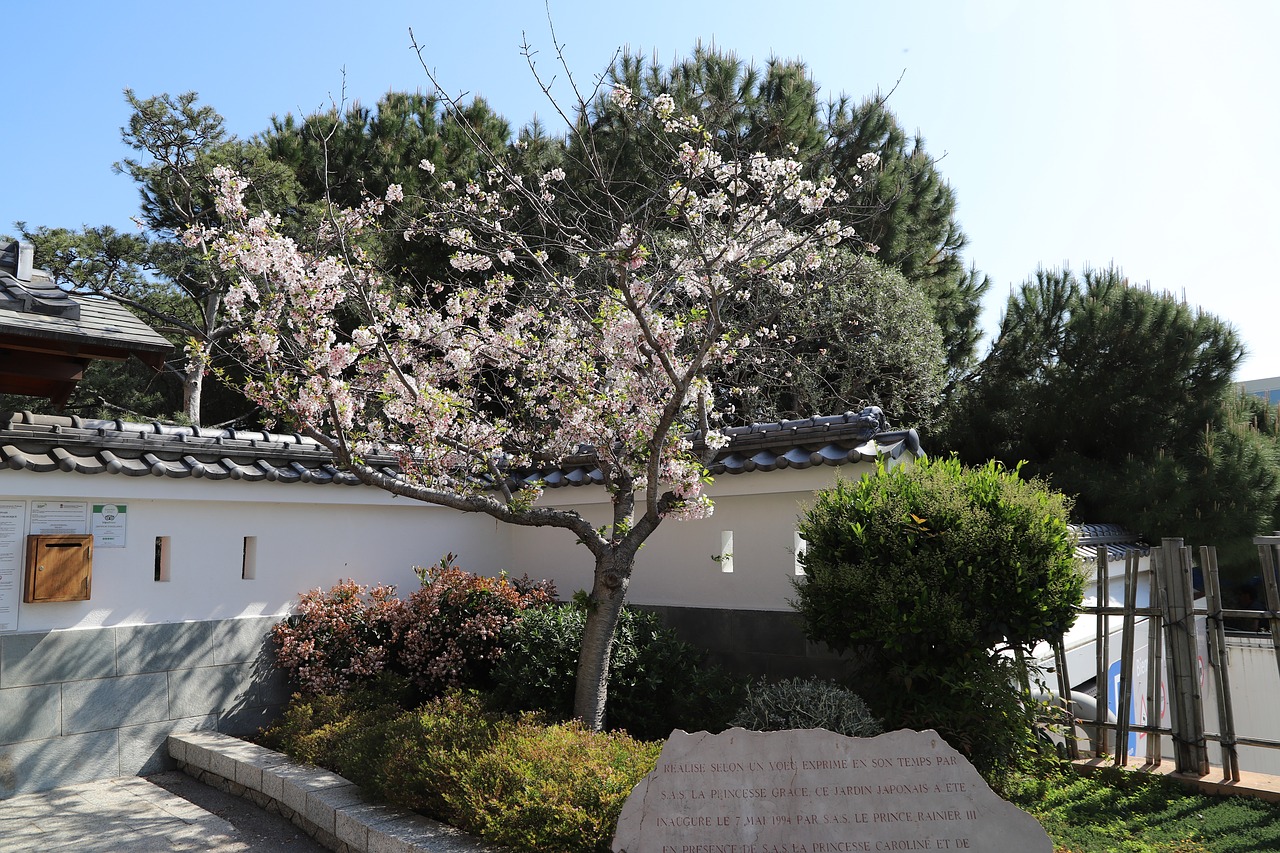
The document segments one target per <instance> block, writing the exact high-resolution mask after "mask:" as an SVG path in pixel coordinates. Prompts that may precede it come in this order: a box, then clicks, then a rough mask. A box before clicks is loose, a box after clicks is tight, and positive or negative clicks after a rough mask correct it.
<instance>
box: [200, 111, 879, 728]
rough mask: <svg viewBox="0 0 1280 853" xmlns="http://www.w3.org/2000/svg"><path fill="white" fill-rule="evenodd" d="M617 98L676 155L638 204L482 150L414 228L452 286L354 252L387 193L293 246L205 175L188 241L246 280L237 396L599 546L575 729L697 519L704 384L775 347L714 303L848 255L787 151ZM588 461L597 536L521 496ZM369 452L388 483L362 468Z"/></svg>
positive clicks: (701, 499)
mask: <svg viewBox="0 0 1280 853" xmlns="http://www.w3.org/2000/svg"><path fill="white" fill-rule="evenodd" d="M612 97H613V99H614V100H615V101H616V102H617V103H618V104H620V105H621V106H623V107H624V108H628V112H627V115H628V116H632V117H633V119H634V121H635V125H634V127H633V128H632V129H633V130H634V132H637V133H639V132H641V130H640V129H641V128H649V129H650V130H648V131H645V132H652V133H655V134H657V135H658V138H657V139H656V140H651V142H652V143H653V144H656V145H659V146H660V147H661V149H662V150H667V151H670V152H671V157H670V163H669V168H668V169H667V170H666V172H665V174H663V175H660V176H659V177H658V180H657V182H656V183H655V185H654V186H652V187H651V188H650V190H651V196H650V197H649V198H645V199H641V200H640V201H638V202H637V201H629V202H624V201H623V200H622V199H620V198H614V199H612V201H611V203H609V204H597V203H592V202H590V201H589V196H588V194H587V193H586V191H587V190H589V189H591V188H590V187H577V186H575V185H573V182H572V181H570V180H569V178H568V176H567V175H566V174H565V172H564V170H562V169H560V168H555V169H551V170H549V171H547V172H545V173H543V174H541V175H538V176H537V180H534V181H526V180H524V179H522V178H521V176H519V175H517V174H515V172H514V171H513V170H512V169H511V168H510V167H509V166H508V165H507V163H506V161H505V160H504V159H502V157H501V156H495V158H494V160H493V162H491V163H490V164H488V166H487V167H486V168H485V170H484V171H483V172H481V173H478V174H476V175H474V176H472V178H471V179H470V180H468V181H465V182H464V183H463V185H462V187H461V188H460V189H459V187H457V186H455V185H454V184H453V183H452V182H447V181H446V182H440V183H439V184H438V185H437V186H436V187H435V194H434V195H433V197H432V199H430V200H423V204H424V205H425V212H424V213H423V214H421V215H420V217H419V218H418V219H417V220H415V221H414V222H413V223H412V224H411V225H410V226H409V227H408V228H407V229H406V232H405V238H406V239H413V240H430V241H437V242H438V243H439V244H441V245H443V246H447V247H450V249H452V250H453V254H452V256H451V257H450V267H451V269H452V271H453V277H452V278H450V279H448V280H441V281H428V282H416V281H401V280H396V279H392V278H389V277H387V276H386V275H384V274H383V273H382V272H381V271H380V270H378V269H377V268H376V267H375V266H374V264H373V263H372V262H371V261H370V259H368V258H367V257H365V256H364V255H363V254H362V252H361V251H360V250H359V248H358V247H359V245H360V243H361V239H360V238H361V235H362V234H363V233H365V232H366V231H368V230H369V229H373V228H380V227H387V223H388V222H390V221H391V217H392V215H393V214H395V213H396V209H397V206H398V205H399V203H400V202H401V201H402V200H403V196H404V191H403V189H402V188H401V187H399V186H392V187H390V188H388V190H387V191H386V193H385V194H384V196H383V197H382V198H369V199H367V200H366V201H365V202H364V203H363V204H362V205H360V206H359V207H357V208H353V209H337V210H334V212H333V213H332V214H331V215H330V216H329V218H328V220H327V221H326V222H325V224H324V226H323V227H322V228H320V229H319V231H318V233H317V234H316V235H315V239H314V240H313V241H311V242H310V244H309V245H306V246H304V245H301V244H300V243H299V242H297V241H295V240H294V239H291V238H290V237H289V236H286V235H284V234H282V233H280V231H279V230H278V229H279V224H278V222H277V220H276V219H275V218H273V217H272V216H271V215H270V214H267V213H254V212H251V211H249V210H248V209H247V208H246V206H245V202H244V199H245V194H246V190H247V184H246V183H245V181H244V180H243V179H242V178H240V177H239V176H237V175H235V174H234V173H232V172H230V171H229V170H226V169H220V170H218V171H217V172H216V175H217V180H218V184H217V187H216V198H217V203H218V206H219V210H220V212H221V214H222V216H223V217H224V221H225V222H227V223H229V224H228V226H227V227H226V228H225V229H224V230H223V231H222V232H220V233H216V234H206V235H202V236H205V237H210V238H213V240H214V242H213V246H214V257H215V259H216V260H217V262H218V263H220V264H222V265H223V266H224V267H225V268H226V269H227V270H228V271H230V272H232V273H234V274H235V275H236V276H237V277H238V283H237V284H236V286H235V287H233V288H232V290H231V293H230V294H229V295H228V298H227V303H226V304H227V309H228V311H230V312H231V314H232V315H233V318H234V320H235V321H237V322H239V323H240V324H242V327H243V328H244V329H245V331H244V333H243V334H242V337H241V343H242V344H243V345H244V351H245V353H246V355H247V361H248V363H247V365H246V367H247V373H248V377H249V378H248V379H247V381H246V385H245V390H246V392H247V393H248V394H249V395H250V397H252V399H253V400H254V401H255V402H257V403H258V404H259V405H261V406H262V407H263V409H264V410H266V411H267V412H268V413H270V414H271V415H272V416H274V417H276V418H278V419H279V420H280V421H282V422H284V423H286V424H288V425H290V427H291V428H294V429H298V430H300V431H302V432H304V433H306V434H307V435H310V436H312V437H314V438H315V439H316V440H318V441H320V442H321V443H323V444H324V445H325V446H327V447H328V448H330V449H331V450H332V451H333V452H334V454H335V456H336V457H337V458H338V460H339V461H341V462H342V463H343V464H344V465H345V466H347V467H348V468H349V469H350V470H351V471H352V472H353V473H355V474H356V476H357V477H359V478H360V479H361V480H363V481H364V482H366V483H369V484H371V485H375V486H379V487H381V488H384V489H388V490H390V491H392V492H395V493H397V494H400V495H404V496H407V497H411V498H416V499H419V500H424V501H428V502H431V503H437V504H443V505H445V506H450V507H454V508H456V509H460V510H464V511H469V512H485V513H488V514H489V515H492V516H493V517H495V518H498V519H500V520H503V521H508V522H511V523H515V524H521V525H536V526H554V527H562V528H565V529H567V530H568V531H570V533H571V534H572V535H574V536H575V537H576V539H577V540H578V541H579V542H581V543H582V544H583V545H585V546H586V548H587V549H588V550H589V551H590V552H591V554H592V556H593V558H594V559H595V562H596V576H595V577H596V582H595V586H594V587H593V589H592V591H591V595H592V598H593V600H594V601H595V602H596V603H597V607H596V608H595V609H594V610H593V611H592V612H593V616H592V618H591V619H589V620H588V637H587V638H585V639H584V652H583V662H582V664H581V666H580V670H579V678H580V683H579V694H578V703H577V704H578V708H577V712H578V713H579V714H580V715H582V716H583V717H584V718H585V719H586V720H587V722H588V723H589V724H592V725H596V726H598V725H599V724H600V722H601V714H602V711H603V696H604V684H603V680H602V679H603V678H604V675H603V673H607V664H608V650H609V644H610V642H611V640H610V638H611V636H612V629H613V625H614V623H615V621H616V618H617V613H618V611H619V609H620V608H621V605H622V601H623V600H624V598H625V595H626V589H627V586H628V584H629V581H630V576H631V572H632V569H633V568H634V561H635V554H636V551H637V550H638V548H639V547H640V545H641V544H642V543H643V542H644V540H645V538H646V537H648V536H649V535H651V534H652V533H653V531H654V530H655V529H656V528H657V526H658V525H659V524H660V523H661V522H662V521H663V520H664V519H667V518H697V517H703V516H706V515H708V514H710V513H711V511H712V505H711V501H710V500H709V499H708V497H707V495H706V485H707V483H708V482H709V476H708V465H709V464H710V462H711V461H712V459H713V457H714V455H715V453H716V451H717V450H719V449H720V448H722V447H723V446H724V445H725V443H726V439H725V436H724V434H723V433H722V432H720V431H719V430H718V429H717V427H718V425H719V424H720V423H721V422H722V420H723V418H724V417H725V415H726V414H727V413H728V412H729V411H730V410H729V409H728V407H727V403H726V402H724V401H721V400H718V399H717V392H716V389H715V388H713V386H712V384H711V383H710V382H709V381H708V379H707V376H708V374H709V372H710V371H711V370H712V369H713V368H714V367H716V366H717V365H719V364H723V363H727V362H729V361H732V360H735V359H750V358H752V357H753V352H754V351H756V350H757V349H758V348H759V347H760V342H761V341H763V340H773V339H776V338H777V337H778V335H779V332H778V330H777V329H751V328H731V327H730V326H729V325H728V322H727V321H726V320H725V314H724V312H723V311H722V310H721V309H722V307H723V306H725V305H727V304H729V303H730V302H731V301H733V300H740V299H749V298H751V297H752V295H753V294H754V293H757V292H760V291H761V290H762V289H774V290H778V291H780V292H782V293H784V294H789V293H792V292H794V291H795V289H797V288H800V287H811V286H813V284H812V282H813V281H814V280H815V273H817V272H819V271H820V270H821V269H822V268H823V266H824V264H826V263H827V262H828V260H829V259H830V258H831V256H832V251H833V248H834V247H835V246H836V245H838V244H839V243H842V242H844V241H848V240H852V239H856V234H855V232H854V229H853V227H852V226H851V225H850V224H849V223H848V222H844V221H842V220H841V219H840V218H839V216H838V215H837V209H838V205H839V204H840V203H841V202H842V201H843V200H844V195H843V193H842V192H841V191H840V190H839V189H838V188H837V187H836V186H835V183H834V181H833V180H831V179H829V178H821V177H814V176H809V175H807V173H806V169H805V167H804V164H803V163H801V162H799V161H798V160H796V159H794V156H783V157H771V156H767V155H764V154H758V153H754V154H749V155H747V156H742V157H730V156H727V155H726V153H725V152H724V151H721V150H719V149H717V147H716V146H715V145H714V142H713V140H712V139H710V138H709V136H708V135H707V134H706V133H705V132H704V131H702V130H701V129H700V127H699V124H698V121H697V118H696V117H694V116H681V115H678V114H677V113H676V110H675V103H674V100H673V99H671V98H670V96H667V95H661V96H659V97H658V98H656V99H654V101H653V102H652V103H651V104H648V105H647V107H646V106H645V105H642V104H640V98H639V97H638V96H637V95H635V94H634V93H631V92H629V91H627V90H625V89H622V88H621V87H619V88H618V89H615V90H614V92H613V95H612ZM651 118H652V119H654V120H650V119H651ZM581 132H586V131H581ZM584 148H585V150H588V151H589V150H591V148H590V146H584ZM864 159H865V160H866V163H865V167H866V168H868V169H870V168H873V167H874V166H875V165H876V162H875V161H874V160H873V159H870V158H864ZM860 162H861V161H860ZM421 166H422V168H423V170H424V171H425V172H427V173H428V175H430V174H433V173H434V167H433V166H432V165H431V164H430V162H429V161H423V163H422V164H421ZM595 166H596V168H597V173H598V174H603V173H604V165H603V164H595ZM588 173H590V170H588ZM552 185H554V186H555V187H556V195H554V196H553V195H552V194H551V193H550V192H549V190H548V188H549V187H551V186H552ZM588 211H589V213H588ZM531 221H532V222H535V223H536V225H535V226H533V227H531V226H529V224H528V223H529V222H531ZM784 331H785V330H784ZM584 452H585V453H589V454H591V455H592V456H593V458H594V461H595V464H596V465H597V466H598V468H599V470H600V474H601V478H602V483H603V486H604V488H606V489H607V490H608V492H609V494H610V497H611V500H612V502H613V523H612V524H611V525H609V526H607V527H605V528H604V529H602V530H597V529H594V528H593V527H592V526H591V525H590V524H589V523H588V522H587V521H586V520H585V519H584V518H582V517H581V516H579V515H578V514H577V513H576V512H573V511H570V510H563V509H558V508H556V507H554V506H552V505H550V503H549V502H547V501H545V500H542V492H541V489H540V487H539V484H538V481H537V467H536V466H535V460H537V466H554V465H555V464H557V461H558V460H561V459H564V458H566V457H570V456H573V457H578V456H580V455H582V454H583V453H584ZM376 453H382V454H390V455H394V456H395V457H396V458H397V459H398V460H399V473H398V474H396V475H391V474H388V473H387V471H386V470H385V469H384V468H382V467H379V466H377V465H375V464H373V463H372V462H366V461H365V460H366V459H367V458H368V457H370V456H371V455H373V454H376ZM597 614H598V615H597ZM593 638H594V639H593ZM601 644H602V645H601ZM601 664H603V669H601ZM583 679H586V680H587V682H589V683H586V684H585V686H584V683H583ZM592 680H594V681H592Z"/></svg>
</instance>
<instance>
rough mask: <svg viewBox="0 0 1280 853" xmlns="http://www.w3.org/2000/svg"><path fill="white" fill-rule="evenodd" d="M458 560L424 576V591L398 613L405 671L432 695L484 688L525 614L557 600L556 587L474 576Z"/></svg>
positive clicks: (401, 661)
mask: <svg viewBox="0 0 1280 853" xmlns="http://www.w3.org/2000/svg"><path fill="white" fill-rule="evenodd" d="M451 557H452V555H450V556H448V557H445V559H443V560H441V561H440V563H439V565H436V566H433V567H432V568H430V569H426V570H423V571H421V572H420V576H421V577H422V588H421V589H419V590H418V591H416V592H415V593H413V595H411V596H409V599H408V600H407V601H406V602H405V603H404V607H403V608H401V609H400V610H398V611H397V614H396V618H397V624H396V630H397V634H398V636H399V638H400V641H401V643H402V645H401V647H400V656H399V666H400V667H401V668H402V669H403V670H404V671H405V672H406V673H408V674H409V676H410V677H411V678H412V679H413V680H414V683H415V684H416V685H417V686H418V687H419V689H421V690H423V691H424V692H426V693H427V694H429V695H434V694H438V693H441V692H443V691H444V690H446V689H448V688H450V687H461V686H483V685H485V684H486V682H487V680H488V678H489V674H490V672H491V670H492V669H493V665H494V663H495V662H496V661H497V660H498V658H499V657H501V656H502V651H503V635H504V633H505V631H506V629H507V627H508V626H510V625H511V624H512V623H513V622H515V621H516V620H517V619H518V618H519V616H520V612H521V611H523V610H525V609H526V608H528V607H533V606H538V605H543V604H548V603H550V602H551V601H553V600H554V596H555V588H554V587H553V586H551V584H549V583H546V582H543V583H529V582H528V580H527V579H521V580H519V581H514V582H513V581H512V580H511V579H509V578H508V577H507V575H506V574H505V573H503V574H502V575H500V576H499V577H496V578H491V577H484V576H481V575H474V574H471V573H470V572H465V571H463V570H462V569H459V568H458V567H457V566H455V565H453V563H452V560H451Z"/></svg>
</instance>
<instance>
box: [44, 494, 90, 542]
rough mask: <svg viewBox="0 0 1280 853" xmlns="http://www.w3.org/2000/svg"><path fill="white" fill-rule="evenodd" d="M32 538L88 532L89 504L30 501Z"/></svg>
mask: <svg viewBox="0 0 1280 853" xmlns="http://www.w3.org/2000/svg"><path fill="white" fill-rule="evenodd" d="M29 532H30V533H31V535H32V536H48V535H57V534H60V533H64V534H84V533H88V532H89V504H88V503H86V502H85V501H32V502H31V530H30V531H29Z"/></svg>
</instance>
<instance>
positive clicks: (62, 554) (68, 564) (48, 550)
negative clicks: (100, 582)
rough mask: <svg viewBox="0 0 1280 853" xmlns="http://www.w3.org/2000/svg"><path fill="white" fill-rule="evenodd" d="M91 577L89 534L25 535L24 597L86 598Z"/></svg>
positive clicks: (47, 599) (51, 599) (25, 598)
mask: <svg viewBox="0 0 1280 853" xmlns="http://www.w3.org/2000/svg"><path fill="white" fill-rule="evenodd" d="M92 578H93V537H92V536H91V535H87V534H86V535H65V536H30V537H28V539H27V578H26V580H27V585H26V594H25V595H24V596H23V599H22V600H23V601H25V602H27V603H28V604H30V603H34V602H40V601H87V600H88V599H89V593H90V586H91V583H92Z"/></svg>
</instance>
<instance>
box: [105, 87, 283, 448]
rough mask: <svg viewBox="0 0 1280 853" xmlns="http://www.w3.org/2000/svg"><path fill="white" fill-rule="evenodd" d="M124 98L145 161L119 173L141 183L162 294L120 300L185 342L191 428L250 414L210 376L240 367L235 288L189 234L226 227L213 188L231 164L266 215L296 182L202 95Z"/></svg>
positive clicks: (181, 365) (132, 138) (150, 265)
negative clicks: (210, 405)
mask: <svg viewBox="0 0 1280 853" xmlns="http://www.w3.org/2000/svg"><path fill="white" fill-rule="evenodd" d="M124 95H125V100H126V101H127V102H128V104H129V106H130V107H131V108H132V110H133V112H132V114H131V115H130V117H129V122H128V124H127V125H126V126H125V127H123V128H122V129H121V137H122V139H123V141H124V142H125V144H126V145H128V146H129V147H130V148H132V149H133V150H134V151H135V152H137V154H136V156H135V157H130V158H126V159H124V160H123V161H121V162H119V163H116V164H115V169H116V171H118V172H121V173H123V174H126V175H128V176H129V177H131V178H133V180H134V182H135V183H136V184H137V185H138V191H139V195H140V198H141V211H140V215H139V216H138V221H139V222H140V223H141V224H142V225H143V227H144V229H145V231H144V233H145V237H146V240H147V247H146V252H145V260H144V262H143V266H144V267H145V270H146V273H147V280H148V281H149V282H153V283H154V287H155V288H156V289H157V293H156V294H154V298H153V297H151V296H149V297H147V298H139V299H136V300H133V301H126V300H125V299H122V300H121V301H125V302H126V304H128V305H129V306H130V307H131V308H134V309H135V310H137V311H138V312H139V313H140V314H142V315H143V317H144V319H147V320H148V321H149V322H151V323H152V325H154V326H157V327H158V328H160V329H161V330H162V331H163V332H165V333H166V334H167V335H169V336H170V339H171V340H173V341H174V342H175V343H176V344H178V347H179V350H178V353H177V354H176V355H175V358H174V359H173V361H172V368H173V370H175V371H176V372H177V373H178V375H179V376H180V377H181V379H182V385H183V412H184V414H185V416H186V417H187V418H188V419H189V420H190V421H191V422H193V423H197V424H198V423H202V422H203V423H205V424H209V423H213V422H218V421H222V420H227V419H229V418H232V417H241V416H244V415H245V410H246V406H245V404H244V401H243V397H242V396H240V395H239V394H234V393H231V392H229V391H227V389H226V388H225V387H224V386H222V385H221V383H220V382H218V381H217V379H216V372H214V371H213V370H211V368H213V369H217V368H221V367H230V366H231V365H232V362H234V353H233V352H231V346H230V345H231V340H232V336H233V334H234V331H235V328H234V326H233V325H231V324H230V323H229V322H228V319H227V316H226V313H225V311H224V310H223V302H222V300H223V297H224V296H225V294H226V292H227V290H228V289H229V287H230V286H231V284H232V281H231V280H230V279H229V277H227V276H225V275H224V274H223V273H222V272H221V271H220V270H219V269H218V268H217V266H216V265H215V264H214V263H213V261H212V260H211V258H210V256H209V254H208V246H207V245H201V246H195V247H190V246H187V245H185V244H184V243H183V242H182V239H181V237H182V234H183V233H184V232H185V231H187V230H189V229H193V228H195V229H199V228H216V227H217V226H218V225H219V224H221V219H220V217H219V216H218V212H217V209H216V205H215V202H214V196H213V190H212V188H211V180H212V177H213V170H214V168H215V167H218V166H227V167H230V168H231V169H233V170H235V171H237V172H238V173H240V174H241V175H243V176H245V177H246V178H248V179H249V180H250V181H251V187H252V189H251V191H250V193H251V194H250V195H248V196H247V197H246V203H247V204H249V205H250V206H251V207H257V208H258V209H266V210H280V209H288V208H290V207H292V206H294V205H295V204H296V203H297V188H296V184H295V182H294V180H293V177H292V175H290V174H289V172H288V171H287V170H285V169H284V168H283V167H281V166H280V165H279V164H277V163H274V162H272V161H271V160H270V159H269V158H267V156H266V154H265V152H264V151H263V150H262V149H261V148H260V147H259V146H257V145H254V144H252V143H248V142H245V141H243V140H240V139H237V138H235V137H234V136H232V135H230V134H228V133H227V130H226V126H225V122H224V121H223V118H222V116H221V115H219V114H218V112H217V111H216V110H215V109H213V107H211V106H209V105H207V104H201V103H200V102H199V96H198V95H197V94H196V93H195V92H186V93H183V94H180V95H177V96H172V95H169V94H161V95H156V96H153V97H150V98H139V97H138V96H137V95H135V94H134V93H133V92H132V91H131V90H127V89H126V90H125V93H124ZM103 292H111V291H109V290H104V291H103ZM171 297H176V298H175V299H171ZM161 303H165V304H163V305H162V304H161ZM191 342H194V343H195V344H196V345H198V347H199V348H200V349H201V350H203V352H205V353H206V356H204V357H193V355H192V352H193V350H192V349H191V348H190V347H188V346H187V344H188V343H191ZM209 377H214V381H212V382H211V383H208V384H210V385H212V386H213V387H212V388H211V392H212V395H211V398H210V402H215V403H216V404H217V405H216V406H215V411H213V412H205V411H204V403H205V396H206V395H205V385H206V382H205V380H206V378H209Z"/></svg>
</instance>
